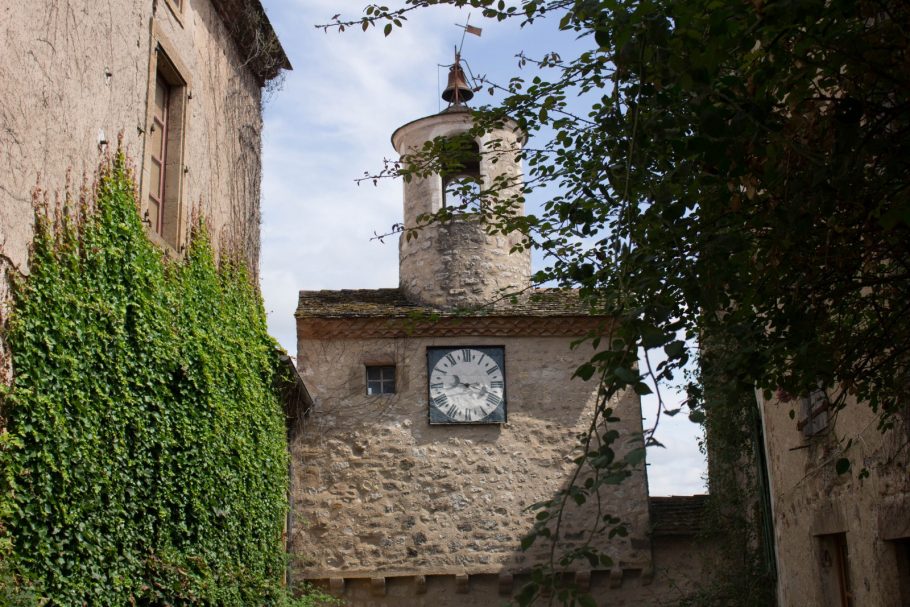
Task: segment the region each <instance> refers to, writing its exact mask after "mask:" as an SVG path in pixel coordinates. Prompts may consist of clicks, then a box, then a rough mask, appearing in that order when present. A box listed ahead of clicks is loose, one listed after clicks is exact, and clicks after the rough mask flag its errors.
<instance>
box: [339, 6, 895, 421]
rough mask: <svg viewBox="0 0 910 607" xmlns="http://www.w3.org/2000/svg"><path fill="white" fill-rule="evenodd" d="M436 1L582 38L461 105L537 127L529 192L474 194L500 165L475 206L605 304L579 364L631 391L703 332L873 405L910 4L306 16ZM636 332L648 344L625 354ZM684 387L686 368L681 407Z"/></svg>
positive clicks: (698, 394) (423, 157)
mask: <svg viewBox="0 0 910 607" xmlns="http://www.w3.org/2000/svg"><path fill="white" fill-rule="evenodd" d="M437 4H449V5H455V6H468V7H474V8H480V9H482V11H483V14H484V16H485V17H487V18H489V19H495V20H507V19H518V20H520V21H521V22H522V25H523V26H531V25H533V26H534V27H543V26H547V25H548V24H550V26H551V27H552V26H553V25H555V27H558V28H559V29H560V30H568V31H572V32H575V33H577V35H578V36H579V37H580V38H581V39H583V40H584V41H586V42H587V43H588V44H587V49H586V50H584V51H583V52H581V53H579V54H578V55H577V56H572V57H566V56H559V55H557V54H555V53H553V54H548V55H546V56H543V57H538V58H531V57H524V56H522V63H523V64H525V65H527V66H529V67H530V66H535V67H536V68H538V69H536V70H534V73H533V75H531V76H522V75H519V76H518V77H516V78H514V79H512V80H510V81H509V82H508V83H487V84H489V85H490V86H494V87H499V88H500V89H501V90H503V91H504V93H505V98H504V100H503V101H502V103H501V105H500V106H498V107H491V108H483V109H482V110H480V111H477V112H476V124H477V127H476V130H477V131H482V130H486V129H489V128H490V127H491V126H492V125H494V124H495V123H496V122H498V121H502V120H503V119H504V118H505V117H507V116H508V117H511V118H512V119H514V120H515V121H517V123H518V124H519V126H520V127H521V128H522V129H524V130H525V131H526V132H528V133H529V134H531V135H533V134H535V133H539V132H541V131H544V132H546V131H547V130H549V129H552V132H553V133H554V136H553V137H552V138H547V141H546V142H545V143H542V144H541V143H538V147H536V148H533V149H527V150H525V151H524V152H523V159H524V162H525V165H526V167H527V176H526V177H527V188H526V192H527V191H529V190H534V189H536V188H548V189H547V190H546V191H547V192H548V194H547V202H546V203H545V204H544V205H543V209H542V211H541V212H539V213H536V214H531V215H529V216H526V217H522V216H516V215H515V213H514V212H513V209H514V208H515V205H516V204H517V203H518V202H520V198H519V197H511V198H510V197H501V198H499V199H495V198H493V197H491V194H495V193H496V192H497V191H501V190H503V189H504V186H506V185H508V184H506V183H503V182H497V183H494V184H492V185H491V187H489V188H487V190H485V191H482V192H480V193H479V195H478V196H479V200H480V201H481V202H485V203H486V204H484V205H478V206H476V207H474V210H475V211H478V210H479V212H481V213H483V214H485V216H486V218H487V219H488V221H489V225H490V229H491V230H494V231H497V230H498V231H511V230H520V231H521V232H522V233H523V234H525V235H526V237H527V241H526V244H527V246H532V247H537V248H539V249H541V250H542V251H543V252H544V253H545V255H546V258H547V260H548V264H547V267H546V268H545V269H544V270H542V271H540V272H538V273H537V274H536V277H535V278H536V279H537V280H538V281H540V282H544V281H556V282H558V283H559V284H561V285H565V286H572V287H578V288H580V289H581V292H582V293H583V295H585V296H586V297H588V298H589V299H590V301H591V302H592V303H593V304H595V305H596V306H597V307H598V308H599V309H600V311H603V312H605V313H607V314H612V315H615V316H616V317H618V318H620V319H622V320H623V321H624V323H623V324H622V329H621V330H622V334H621V335H614V336H612V337H613V338H614V339H613V341H612V348H610V347H607V342H606V341H604V342H603V343H602V344H601V345H602V347H603V348H605V349H604V350H603V351H601V352H600V353H598V354H597V355H596V356H595V358H594V360H593V361H592V364H591V365H590V366H586V367H583V368H582V369H580V370H579V373H580V374H582V375H589V376H590V375H593V374H594V373H602V374H603V377H604V379H605V381H606V385H607V386H608V388H609V390H610V391H614V390H619V389H624V388H628V387H630V386H631V387H633V388H635V389H637V390H638V391H639V392H642V393H643V392H646V391H647V390H648V388H647V386H645V385H644V384H643V383H642V380H643V379H644V378H645V376H647V375H651V376H652V377H653V378H654V379H656V380H659V381H665V380H669V379H672V378H673V377H674V375H676V376H678V375H679V373H680V372H681V371H682V370H684V369H685V368H686V366H687V364H689V362H690V359H692V358H693V357H694V356H697V355H699V353H698V352H697V351H696V350H697V348H698V345H697V342H698V341H699V340H698V339H697V338H698V337H699V336H704V335H711V336H712V339H713V338H715V337H716V338H718V339H719V340H723V343H725V344H728V345H729V344H732V345H733V346H734V347H732V348H726V347H725V348H724V355H723V357H718V358H720V360H715V361H714V364H715V365H717V366H715V367H713V368H714V369H720V370H722V371H723V373H724V374H725V375H726V376H728V377H731V378H733V379H734V382H735V383H736V384H738V385H739V386H740V387H741V388H742V389H747V390H751V389H752V388H753V387H754V386H758V387H760V388H762V389H764V390H765V391H766V392H770V391H775V390H776V391H777V393H778V395H782V396H785V397H786V395H798V394H805V393H806V392H808V391H809V390H811V389H813V388H815V387H817V386H818V385H824V386H826V387H828V388H829V389H830V392H831V397H832V400H833V401H834V404H835V405H836V406H844V405H845V403H846V401H847V400H848V398H850V397H852V398H855V399H857V400H860V401H866V402H868V403H870V404H871V406H872V408H873V409H875V410H876V411H879V412H880V413H882V416H881V420H882V425H883V427H887V426H888V425H889V424H891V423H892V422H893V419H894V416H893V414H894V413H896V412H897V411H898V404H899V402H900V401H901V399H902V397H905V396H906V392H907V386H908V372H910V353H908V347H910V346H908V344H910V314H908V307H910V297H908V295H910V293H908V291H910V281H908V275H910V274H908V272H910V257H908V242H910V239H908V226H910V200H908V185H910V174H908V166H910V150H908V146H910V143H908V136H907V135H908V126H910V112H908V108H910V72H908V70H907V69H906V68H907V65H908V61H910V54H908V43H910V5H907V4H906V3H905V2H903V1H901V0H865V1H856V0H802V1H799V2H792V1H785V0H778V1H775V0H751V1H749V2H730V1H729V0H715V1H709V0H697V1H696V0H522V2H521V3H520V4H519V5H514V4H512V5H510V4H507V3H504V2H503V1H502V0H498V1H496V0H405V1H404V2H402V3H400V4H399V5H397V6H394V7H387V6H379V5H371V6H368V7H367V8H366V9H365V11H364V14H363V16H361V17H358V18H354V19H349V20H345V18H344V17H341V16H337V15H336V16H335V17H334V18H333V21H332V23H330V24H329V25H326V26H323V27H326V28H331V27H335V28H338V29H341V30H343V29H345V28H349V27H352V26H359V27H362V28H363V29H364V30H366V29H369V28H370V27H372V26H378V27H382V28H383V29H384V31H385V34H386V35H388V34H389V33H391V32H392V31H394V29H395V27H400V26H402V22H403V21H404V20H406V18H407V16H408V14H409V13H410V12H411V11H414V10H419V9H422V8H426V7H430V6H432V5H437ZM579 107H582V108H583V109H582V110H581V111H579V109H578V108H579ZM474 134H476V133H474ZM447 147H448V148H449V149H451V148H452V146H451V145H450V144H446V143H445V142H443V141H436V142H431V143H430V144H428V145H427V146H426V147H425V149H423V150H421V151H420V152H418V153H415V154H412V155H410V156H409V157H407V158H405V159H404V160H405V162H404V163H402V164H401V165H396V166H394V167H392V168H391V169H387V170H386V171H384V174H389V173H390V172H391V173H394V174H398V175H402V176H404V177H405V178H408V177H409V176H412V175H415V174H421V173H428V172H431V171H437V170H438V169H439V167H440V166H445V162H446V159H445V158H444V156H445V152H446V148H447ZM484 153H498V152H497V151H495V150H494V151H490V150H485V151H484ZM554 186H555V187H554ZM465 204H466V205H470V204H471V203H470V202H466V203H465ZM460 210H464V209H443V210H442V211H440V212H439V213H438V214H436V216H434V217H425V218H424V220H425V221H432V220H439V219H444V218H445V217H447V216H449V215H450V214H451V213H453V212H459V211H460ZM702 341H703V340H702ZM637 345H641V346H644V347H645V348H647V349H651V350H653V349H662V350H663V352H664V353H665V354H666V361H665V362H661V363H660V364H658V365H655V366H653V367H651V365H650V364H648V365H645V366H644V368H643V369H642V370H641V372H639V370H638V369H637V368H636V367H635V363H636V360H637V356H636V347H637ZM700 357H701V359H702V360H704V358H705V354H704V353H700ZM702 404H703V403H702V390H701V388H700V385H699V384H698V382H692V384H691V386H690V400H689V406H690V408H691V409H692V411H693V413H692V414H693V415H694V416H695V417H700V416H701V413H700V407H701V406H702Z"/></svg>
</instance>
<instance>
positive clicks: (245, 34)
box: [212, 0, 293, 86]
mask: <svg viewBox="0 0 910 607" xmlns="http://www.w3.org/2000/svg"><path fill="white" fill-rule="evenodd" d="M212 5H213V6H214V7H215V10H216V11H217V12H218V14H219V15H220V16H221V19H222V21H224V24H225V26H226V27H227V29H228V31H229V32H230V34H231V37H232V38H233V39H234V42H236V44H237V46H238V47H239V49H240V51H241V55H242V56H243V57H244V62H245V64H246V67H247V68H248V69H249V70H250V71H251V72H253V74H254V75H255V76H256V78H257V79H258V80H259V84H260V86H264V85H265V83H266V82H268V81H269V80H272V79H274V78H275V77H277V76H278V74H280V73H281V70H291V69H293V68H292V67H291V62H290V60H289V59H288V57H287V54H285V52H284V48H283V47H282V46H281V42H280V41H279V40H278V35H277V34H276V33H275V30H274V29H273V28H272V24H271V22H270V21H269V18H268V16H267V15H266V13H265V9H264V8H263V7H262V3H261V2H259V0H212Z"/></svg>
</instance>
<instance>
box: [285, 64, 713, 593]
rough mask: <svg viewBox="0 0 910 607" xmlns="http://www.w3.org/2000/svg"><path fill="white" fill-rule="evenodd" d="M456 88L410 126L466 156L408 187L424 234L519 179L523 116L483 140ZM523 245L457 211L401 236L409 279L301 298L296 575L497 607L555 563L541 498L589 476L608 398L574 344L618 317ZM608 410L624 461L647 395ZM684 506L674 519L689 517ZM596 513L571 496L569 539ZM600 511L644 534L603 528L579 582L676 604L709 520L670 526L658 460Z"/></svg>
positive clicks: (402, 147)
mask: <svg viewBox="0 0 910 607" xmlns="http://www.w3.org/2000/svg"><path fill="white" fill-rule="evenodd" d="M456 65H457V63H456ZM455 92H456V95H455V96H454V99H453V98H452V97H453V95H452V93H453V91H452V87H450V88H449V89H447V93H448V94H449V96H448V97H445V96H444V98H446V99H447V101H450V102H452V103H451V105H450V106H449V108H447V109H446V110H444V111H443V112H441V113H439V114H436V115H431V116H427V117H424V118H420V119H418V120H415V121H413V122H410V123H408V124H405V125H404V126H402V127H401V128H399V129H398V130H396V131H395V133H394V134H393V136H392V143H393V145H394V147H395V149H396V151H397V152H398V153H399V154H402V155H405V154H407V153H409V152H410V151H413V150H415V149H418V148H420V146H422V145H423V144H424V143H425V142H427V141H430V140H433V139H435V138H437V137H441V138H446V139H447V140H449V141H452V142H455V141H460V142H461V143H460V144H459V145H461V146H463V147H465V149H466V151H467V155H466V157H465V159H464V162H463V163H461V165H460V166H459V167H458V169H457V170H452V171H448V172H445V173H443V175H439V174H433V175H428V176H425V177H422V178H414V179H411V180H410V181H407V182H406V183H405V185H404V225H405V227H406V228H410V227H413V226H415V225H417V223H418V221H419V219H418V217H419V216H420V215H422V214H424V213H430V212H434V211H437V210H439V209H440V208H441V207H442V206H444V205H447V204H451V203H450V202H447V200H446V199H447V197H450V196H452V195H453V191H452V184H453V183H456V184H460V185H465V184H467V185H468V186H470V184H471V183H472V182H475V183H476V182H480V183H483V184H485V185H489V184H491V183H493V182H494V181H496V182H497V183H499V185H500V186H502V188H503V189H504V190H505V192H506V193H508V192H510V191H517V189H518V188H521V166H520V162H519V160H518V157H517V152H518V151H519V150H520V147H521V145H522V144H523V139H524V137H523V134H522V133H521V132H520V131H519V130H518V129H517V127H516V125H515V124H511V123H506V124H504V125H502V126H501V127H500V128H499V129H496V130H494V131H492V132H490V133H488V134H486V135H484V136H482V137H479V138H476V139H472V138H470V137H468V138H467V139H465V134H466V133H468V131H469V130H470V128H471V126H472V118H471V115H470V113H469V112H468V111H467V110H466V108H465V107H464V106H463V105H462V104H461V103H460V100H459V99H458V96H457V94H458V93H461V94H464V93H465V91H464V90H458V89H457V86H456V90H455ZM468 92H469V91H468ZM516 212H519V213H520V212H522V209H520V208H519V209H517V211H516ZM517 242H518V235H517V234H507V235H503V234H497V235H490V234H488V233H487V232H486V230H485V229H484V225H483V223H482V221H481V220H480V215H479V214H476V213H459V214H456V215H455V216H454V217H453V218H452V219H451V220H448V221H445V222H441V223H436V224H433V225H430V226H428V227H426V228H424V229H422V230H421V231H420V233H419V236H418V237H417V238H408V237H407V236H406V235H402V237H401V240H400V257H399V272H400V281H399V287H398V288H389V289H374V290H342V291H302V292H301V293H300V300H299V307H298V308H297V312H296V317H297V336H298V368H299V370H300V373H301V375H302V376H303V378H304V381H305V382H306V384H307V387H308V389H309V392H310V394H311V395H312V397H313V403H314V404H313V407H312V409H311V411H310V414H309V417H308V418H307V420H306V423H305V424H304V427H303V429H302V430H301V431H300V432H299V433H297V434H296V435H295V436H293V437H292V442H291V452H292V469H291V487H292V489H291V518H290V524H289V549H290V552H291V571H290V577H291V579H292V581H293V582H299V581H302V580H310V581H317V582H318V583H321V584H323V585H325V586H326V587H327V588H329V589H330V590H331V591H332V592H334V593H336V594H338V595H340V596H342V597H344V599H345V600H346V602H347V603H348V604H351V605H396V606H407V605H434V606H439V607H441V606H444V605H477V606H487V605H496V604H502V603H503V602H504V601H507V600H508V599H509V597H511V596H513V594H514V593H515V592H517V591H519V590H520V588H521V586H522V585H523V584H524V582H525V581H527V579H528V577H527V574H528V572H529V571H530V570H531V568H532V566H533V565H535V564H538V563H541V562H543V561H544V560H546V559H547V558H548V545H547V543H546V541H543V540H541V541H538V542H537V543H536V544H535V545H534V546H533V547H532V549H530V550H527V551H522V550H521V547H520V542H521V539H522V537H523V536H525V534H527V533H528V531H530V529H531V528H532V525H533V523H534V515H535V513H534V512H529V511H528V510H526V509H527V508H528V507H530V506H531V505H532V504H534V503H536V502H540V501H542V500H546V499H548V498H551V497H553V496H554V495H555V494H556V493H557V492H558V491H559V490H560V489H562V488H564V487H566V486H567V484H568V483H569V482H570V479H571V478H572V474H573V472H574V470H575V465H574V463H573V457H575V455H577V453H576V452H575V451H574V450H573V449H574V446H575V444H576V436H577V435H578V434H579V433H580V432H584V431H585V430H586V428H587V427H588V425H589V424H590V423H591V419H592V412H593V409H594V407H593V404H594V402H595V400H596V399H597V397H598V385H597V384H596V382H585V381H582V380H581V379H578V378H575V379H573V377H572V376H573V373H574V371H575V369H576V368H577V367H578V366H579V365H580V364H581V363H582V362H584V361H586V360H587V359H588V358H589V357H590V356H591V354H592V353H593V350H592V348H591V345H590V343H587V344H586V345H582V346H581V347H578V348H573V347H572V343H573V342H575V341H576V340H578V339H579V338H581V337H583V336H585V335H587V334H589V333H591V332H593V333H596V334H599V335H606V334H608V332H609V330H610V327H611V323H610V321H609V319H607V318H604V317H601V316H597V315H592V314H591V313H590V312H589V311H588V310H587V309H586V308H585V307H584V306H583V305H582V304H581V302H580V301H579V300H578V298H577V295H576V294H575V293H574V292H572V291H564V290H546V289H531V288H530V257H529V254H528V252H527V251H520V252H515V253H512V254H510V250H512V248H513V246H514V245H515V244H516V243H517ZM504 292H519V293H520V294H519V296H518V297H517V298H516V299H517V301H511V300H510V299H509V298H505V299H504V298H502V295H503V293H504ZM610 406H611V407H613V408H614V410H615V411H616V415H617V416H618V417H619V418H620V420H621V421H619V422H614V423H611V424H610V428H611V429H614V430H616V431H618V433H619V439H618V440H617V441H616V443H615V445H614V446H615V447H616V449H617V451H618V457H622V456H623V453H625V452H628V450H630V449H632V448H635V447H637V446H640V445H641V433H642V425H641V411H640V402H639V398H638V396H637V395H635V394H633V393H631V392H629V393H625V394H622V395H620V396H618V397H617V398H615V399H614V402H612V403H610ZM601 431H603V427H602V426H601ZM668 499H669V503H667V502H662V503H660V504H657V505H656V512H657V513H658V515H659V514H661V513H673V512H678V509H676V510H674V504H675V505H677V506H678V505H679V504H680V500H675V499H674V498H668ZM682 505H683V506H684V508H683V509H685V507H689V508H688V512H690V513H691V512H693V511H694V512H695V513H696V516H694V517H693V516H690V517H689V519H686V520H689V521H690V522H691V521H694V520H696V519H697V518H698V516H697V512H698V511H699V508H700V502H699V501H698V500H695V501H692V500H682ZM597 506H598V505H597V504H595V501H594V500H591V501H589V502H588V503H587V504H586V505H584V506H578V507H575V506H570V507H568V508H567V510H566V517H565V521H564V527H563V535H562V537H563V538H564V539H565V541H566V543H565V545H564V546H563V547H567V546H571V545H573V544H574V545H577V544H579V543H580V542H582V541H584V538H586V537H587V535H586V533H587V532H588V531H590V525H591V523H592V521H595V520H597V518H598V515H597V510H596V508H597ZM599 507H600V509H601V513H609V514H612V515H614V516H617V517H619V518H621V519H622V520H623V521H625V522H626V523H627V524H628V530H629V534H628V536H627V537H624V538H617V539H614V540H610V541H607V540H606V539H605V534H602V535H597V536H595V537H594V539H593V540H592V543H593V545H594V546H595V547H597V548H598V549H600V550H601V551H603V552H605V553H607V554H609V555H610V556H611V557H612V562H613V565H612V567H602V568H597V567H595V568H593V569H592V568H591V565H590V564H589V563H588V562H587V561H585V562H584V563H582V562H574V563H573V564H572V565H571V566H569V567H568V570H569V573H568V574H567V578H566V579H567V580H569V581H574V582H576V583H577V584H578V585H579V586H580V587H582V588H588V589H591V590H592V591H593V593H594V595H595V596H596V597H597V598H598V601H599V602H600V603H602V604H610V605H647V604H653V605H656V604H660V601H661V600H671V599H672V598H673V597H677V598H678V597H679V596H680V594H679V593H680V592H682V591H683V590H684V589H685V588H687V587H689V585H688V582H690V581H691V580H685V579H682V578H680V577H679V576H677V577H676V578H675V579H674V580H673V582H671V581H670V577H671V573H670V572H668V569H675V570H676V572H679V571H682V570H685V569H688V570H689V571H691V572H692V573H693V574H694V575H697V573H695V571H696V570H697V567H696V568H694V569H693V568H692V567H691V566H688V567H677V566H678V565H681V564H684V563H685V562H686V559H687V557H686V550H689V549H691V548H692V529H693V528H694V527H695V526H697V524H696V523H693V524H690V525H688V526H687V524H686V523H685V521H683V522H682V523H680V525H677V526H675V527H674V526H673V525H672V524H669V525H666V526H664V527H663V531H659V530H657V529H656V528H655V533H653V534H652V521H651V516H650V511H649V500H648V493H647V479H646V475H645V469H644V466H643V464H640V465H638V466H636V467H635V468H634V469H633V471H632V474H631V477H630V478H628V479H626V480H625V481H624V482H622V483H620V484H618V485H612V486H610V488H609V490H607V489H604V490H602V491H601V492H600V504H599ZM665 518H666V517H665Z"/></svg>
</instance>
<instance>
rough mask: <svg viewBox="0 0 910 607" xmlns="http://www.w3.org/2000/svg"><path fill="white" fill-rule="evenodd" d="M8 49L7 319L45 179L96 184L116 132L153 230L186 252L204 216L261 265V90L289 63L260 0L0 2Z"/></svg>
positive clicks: (1, 40)
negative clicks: (195, 221) (13, 280)
mask: <svg viewBox="0 0 910 607" xmlns="http://www.w3.org/2000/svg"><path fill="white" fill-rule="evenodd" d="M0 49H3V56H4V60H3V61H0V176H2V180H0V183H2V185H0V324H2V323H3V322H4V319H5V318H6V316H7V309H6V306H7V305H8V300H9V299H8V298H9V291H8V289H9V278H10V275H11V274H20V275H27V274H28V248H29V243H30V242H31V240H32V229H33V224H34V211H33V200H32V198H33V192H34V191H35V188H36V185H37V186H40V187H41V188H43V189H44V190H45V191H48V192H51V193H54V192H57V193H60V194H62V193H63V191H64V190H65V189H69V190H70V191H71V192H74V191H76V190H78V188H79V187H80V186H81V184H83V183H86V184H87V185H89V186H90V185H91V181H92V177H93V174H94V172H95V170H96V169H97V167H98V165H99V162H101V160H102V158H103V156H104V154H107V153H110V152H111V151H113V150H114V149H115V148H116V146H117V145H118V139H119V140H121V141H122V146H123V149H124V150H125V152H126V153H127V155H128V156H129V158H130V160H131V162H132V163H133V165H134V166H135V167H136V168H137V181H138V182H139V185H140V192H139V195H140V204H141V209H140V211H141V212H142V214H143V216H144V218H145V220H146V222H147V224H148V226H149V230H148V234H149V238H151V239H152V240H154V241H155V242H157V243H158V244H159V245H160V246H161V248H162V250H163V251H164V252H165V253H166V254H168V255H171V256H178V255H180V254H181V253H182V251H183V249H184V247H185V246H186V241H187V237H188V231H189V228H190V223H191V218H192V217H193V216H201V217H204V218H205V219H206V222H207V225H208V227H209V230H210V233H211V234H212V236H213V242H214V245H215V247H216V249H218V250H221V249H224V248H229V249H231V250H232V251H233V252H234V253H237V254H239V255H241V256H242V258H244V259H246V260H247V262H248V265H249V267H250V269H251V271H252V272H253V273H254V275H255V274H256V273H257V272H258V263H259V220H260V216H259V187H260V175H261V132H262V114H261V100H262V88H263V87H264V86H265V85H266V83H267V82H268V81H269V80H272V79H274V78H276V77H277V76H278V75H279V73H280V71H281V70H282V69H290V67H291V66H290V63H289V62H288V59H287V57H286V56H285V54H284V51H283V49H282V48H281V45H280V43H279V42H278V39H277V37H276V36H275V33H274V31H273V30H272V27H271V25H270V24H269V22H268V19H267V17H266V15H265V13H264V12H263V9H262V6H261V5H260V3H259V1H258V0H117V1H116V2H105V3H99V2H90V1H89V0H62V1H52V0H35V1H33V2H16V1H10V0H0ZM51 201H52V203H53V194H51ZM9 360H10V357H9V353H8V352H6V349H5V345H4V344H3V343H2V340H0V381H5V382H8V381H9V380H10V377H9V374H10V367H9Z"/></svg>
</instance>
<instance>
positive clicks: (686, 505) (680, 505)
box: [648, 495, 708, 536]
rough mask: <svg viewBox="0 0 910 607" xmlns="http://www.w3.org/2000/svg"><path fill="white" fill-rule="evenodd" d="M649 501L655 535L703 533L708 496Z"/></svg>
mask: <svg viewBox="0 0 910 607" xmlns="http://www.w3.org/2000/svg"><path fill="white" fill-rule="evenodd" d="M648 501H649V502H650V505H651V532H652V533H653V534H654V535H658V536H659V535H664V536H666V535H696V534H697V533H699V532H700V531H702V529H703V527H704V518H705V506H706V504H707V501H708V496H707V495H672V496H669V497H651V498H649V500H648Z"/></svg>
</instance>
